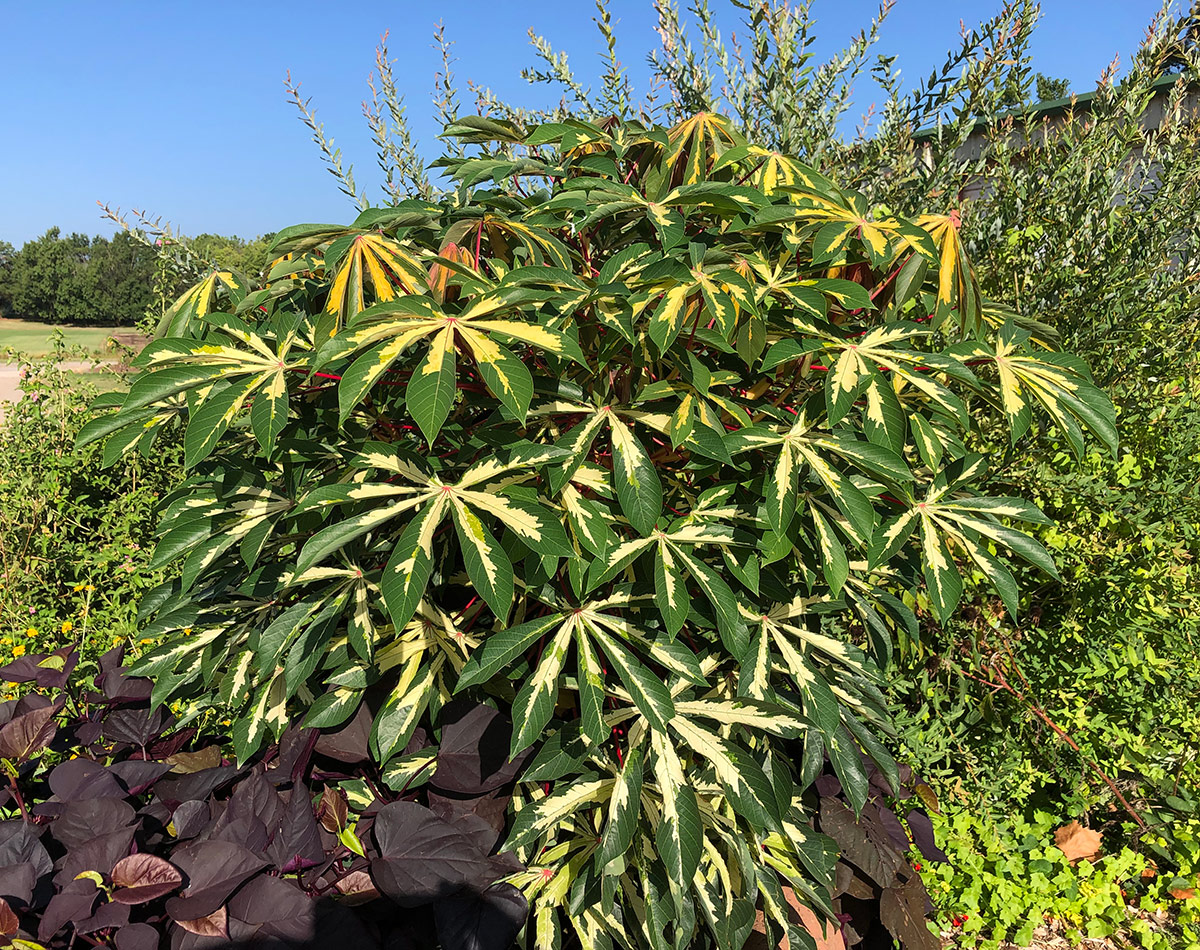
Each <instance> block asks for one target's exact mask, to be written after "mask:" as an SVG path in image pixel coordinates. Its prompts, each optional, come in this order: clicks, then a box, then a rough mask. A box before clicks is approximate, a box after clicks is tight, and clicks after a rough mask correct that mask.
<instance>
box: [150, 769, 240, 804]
mask: <svg viewBox="0 0 1200 950" xmlns="http://www.w3.org/2000/svg"><path fill="white" fill-rule="evenodd" d="M236 776H237V769H236V768H234V767H233V766H232V765H219V766H217V767H216V768H213V769H202V770H201V771H199V772H193V773H192V774H190V775H182V776H180V777H179V778H163V779H159V780H158V781H157V782H155V783H154V797H155V798H157V799H158V800H159V801H160V802H162V803H163V804H165V805H167V806H168V807H171V808H173V807H175V806H176V805H180V804H182V803H183V802H186V801H190V800H192V799H196V800H203V799H206V798H208V796H209V795H211V794H212V793H213V792H215V791H216V790H217V789H218V788H220V787H221V786H222V785H226V784H228V783H229V782H231V781H233V779H234V778H235V777H236Z"/></svg>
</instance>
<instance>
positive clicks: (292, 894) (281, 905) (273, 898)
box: [229, 874, 316, 946]
mask: <svg viewBox="0 0 1200 950" xmlns="http://www.w3.org/2000/svg"><path fill="white" fill-rule="evenodd" d="M229 914H230V916H231V917H236V918H237V919H238V920H239V921H242V922H244V923H246V924H249V925H250V926H251V927H252V928H254V933H255V937H256V938H257V939H259V940H263V939H264V938H274V939H275V940H283V941H287V942H288V943H289V944H291V945H295V946H304V945H306V944H307V943H308V941H311V940H312V938H313V936H314V935H315V933H316V906H315V904H314V903H313V900H312V898H310V897H309V896H308V895H307V894H305V893H304V892H303V891H302V890H300V889H299V888H298V887H296V886H295V885H294V884H290V883H288V882H287V881H285V880H283V879H282V878H278V877H270V876H269V875H265V874H264V875H260V876H259V877H256V878H255V879H254V880H252V881H250V882H249V883H248V884H247V885H246V886H245V887H243V888H242V889H241V890H240V891H238V892H237V893H236V894H235V895H234V896H233V898H232V899H231V900H230V901H229ZM239 929H240V928H239Z"/></svg>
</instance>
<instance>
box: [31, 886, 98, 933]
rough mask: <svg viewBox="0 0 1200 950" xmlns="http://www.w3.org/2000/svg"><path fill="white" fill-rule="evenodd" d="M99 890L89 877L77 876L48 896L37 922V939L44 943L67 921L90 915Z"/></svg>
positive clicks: (83, 918) (74, 920)
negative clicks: (57, 891) (39, 921)
mask: <svg viewBox="0 0 1200 950" xmlns="http://www.w3.org/2000/svg"><path fill="white" fill-rule="evenodd" d="M99 899H100V891H99V889H97V887H96V882H95V881H93V880H92V879H91V878H86V877H85V878H79V879H78V880H73V881H71V882H70V883H69V884H67V885H66V886H65V887H64V888H63V889H62V891H60V892H59V893H58V894H55V895H54V896H53V897H52V898H50V903H49V904H47V905H46V909H45V910H44V911H43V912H42V920H41V923H39V924H38V940H40V941H41V942H42V943H45V942H46V941H47V940H49V939H50V938H51V937H53V936H54V935H55V934H56V933H58V932H59V931H60V930H61V929H62V928H63V927H65V926H66V925H67V924H68V923H72V922H75V923H77V922H79V921H82V920H87V919H88V918H89V917H91V916H92V911H93V910H94V909H95V907H96V902H97V901H98V900H99Z"/></svg>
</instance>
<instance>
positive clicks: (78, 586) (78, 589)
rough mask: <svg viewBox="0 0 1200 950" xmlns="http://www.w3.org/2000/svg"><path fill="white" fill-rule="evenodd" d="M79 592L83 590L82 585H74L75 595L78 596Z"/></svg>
mask: <svg viewBox="0 0 1200 950" xmlns="http://www.w3.org/2000/svg"><path fill="white" fill-rule="evenodd" d="M81 590H83V585H82V584H76V585H75V593H77V594H78V593H79V592H80V591H81Z"/></svg>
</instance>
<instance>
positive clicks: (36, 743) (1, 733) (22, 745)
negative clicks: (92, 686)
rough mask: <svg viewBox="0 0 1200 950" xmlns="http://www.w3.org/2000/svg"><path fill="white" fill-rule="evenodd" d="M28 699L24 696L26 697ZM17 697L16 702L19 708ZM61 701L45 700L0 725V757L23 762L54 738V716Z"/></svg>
mask: <svg viewBox="0 0 1200 950" xmlns="http://www.w3.org/2000/svg"><path fill="white" fill-rule="evenodd" d="M26 698H28V697H26ZM24 702H25V698H23V699H21V700H20V702H19V703H18V704H17V708H18V709H20V705H21V703H24ZM63 703H64V700H61V699H60V700H58V702H55V703H49V704H47V705H44V706H38V707H37V708H34V709H30V711H29V712H19V713H18V715H15V716H13V718H12V719H10V720H9V721H8V722H6V723H5V724H4V725H3V726H0V759H12V760H13V761H15V762H26V761H28V760H29V758H30V757H32V756H33V755H34V754H35V753H37V752H40V751H41V750H42V749H44V748H46V746H48V745H49V744H50V740H52V739H53V738H54V733H55V732H56V731H57V726H56V725H55V722H54V717H55V716H57V715H58V714H59V711H60V710H61V709H62V707H63Z"/></svg>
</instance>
